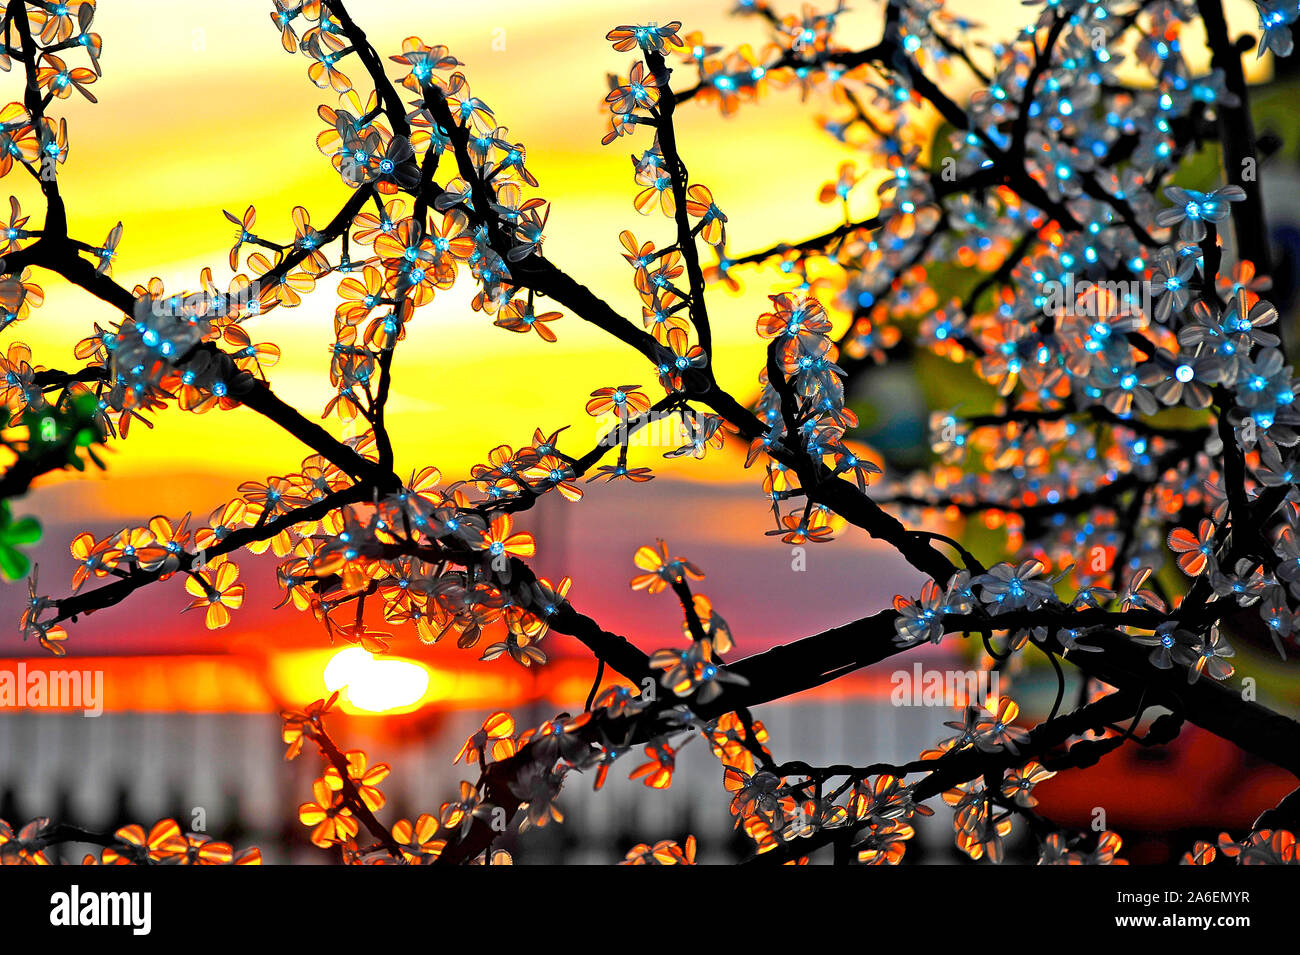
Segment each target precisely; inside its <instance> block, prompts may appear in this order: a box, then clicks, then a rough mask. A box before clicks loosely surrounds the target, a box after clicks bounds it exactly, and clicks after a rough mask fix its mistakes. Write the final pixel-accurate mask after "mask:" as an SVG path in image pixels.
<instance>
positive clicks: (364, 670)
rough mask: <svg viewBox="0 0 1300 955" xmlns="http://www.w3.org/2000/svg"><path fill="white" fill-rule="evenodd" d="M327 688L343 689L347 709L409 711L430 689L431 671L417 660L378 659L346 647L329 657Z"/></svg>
mask: <svg viewBox="0 0 1300 955" xmlns="http://www.w3.org/2000/svg"><path fill="white" fill-rule="evenodd" d="M323 678H324V681H325V689H326V690H327V691H329V692H331V693H333V692H334V691H335V690H342V691H343V693H342V697H341V699H342V701H343V703H344V708H345V709H347V708H348V707H349V706H350V707H351V708H352V709H355V710H358V711H360V712H363V713H409V712H411V711H412V710H415V709H418V708H419V707H420V705H421V704H422V703H423V701H424V695H425V692H426V691H427V690H428V689H429V670H428V669H427V668H426V667H425V666H424V665H423V664H420V663H417V662H415V661H414V660H398V659H392V658H385V659H379V660H377V659H375V657H374V656H373V655H372V654H371V653H369V652H368V651H366V650H363V649H362V648H361V647H347V648H345V649H343V650H340V651H339V652H338V653H336V654H334V656H333V657H331V658H330V661H329V663H327V664H326V665H325V672H324V674H323Z"/></svg>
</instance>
